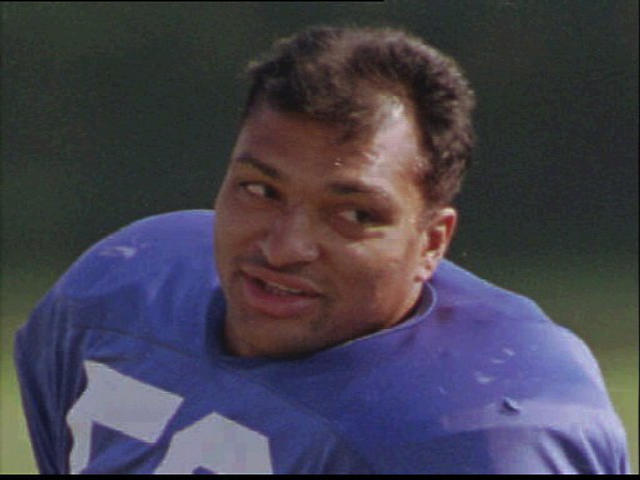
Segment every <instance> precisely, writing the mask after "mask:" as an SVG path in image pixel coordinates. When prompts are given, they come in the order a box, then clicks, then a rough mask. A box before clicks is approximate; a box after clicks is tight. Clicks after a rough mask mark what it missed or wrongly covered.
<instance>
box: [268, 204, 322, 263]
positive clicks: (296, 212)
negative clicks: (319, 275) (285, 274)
mask: <svg viewBox="0 0 640 480" xmlns="http://www.w3.org/2000/svg"><path fill="white" fill-rule="evenodd" d="M313 230H314V229H313V225H312V221H311V219H310V218H309V214H308V213H307V212H306V211H305V210H304V209H303V208H293V209H291V210H289V211H286V212H281V214H280V215H279V216H278V217H277V218H276V219H275V220H274V222H273V223H272V224H271V225H270V227H269V230H268V232H267V235H266V236H265V237H264V238H263V239H262V241H261V242H260V248H261V250H262V253H263V255H264V256H265V258H266V260H267V261H268V262H269V263H270V264H271V265H272V266H274V267H284V266H287V265H292V264H297V263H309V262H312V261H314V260H315V259H316V258H318V254H319V249H318V243H317V238H316V235H315V234H314V231H313Z"/></svg>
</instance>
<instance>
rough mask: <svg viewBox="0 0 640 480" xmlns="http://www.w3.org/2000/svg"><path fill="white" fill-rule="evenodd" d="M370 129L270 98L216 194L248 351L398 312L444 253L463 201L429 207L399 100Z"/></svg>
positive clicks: (235, 339) (304, 348) (247, 129)
mask: <svg viewBox="0 0 640 480" xmlns="http://www.w3.org/2000/svg"><path fill="white" fill-rule="evenodd" d="M394 112H395V114H393V113H392V114H390V115H389V117H388V118H387V119H386V120H385V122H383V124H382V125H381V126H380V127H379V128H378V130H377V131H376V132H375V133H374V134H373V135H371V136H370V137H369V138H367V139H366V140H358V141H352V142H346V143H344V142H338V139H339V138H340V133H341V132H340V131H339V130H338V129H336V128H335V127H332V126H330V125H327V124H324V123H320V122H318V121H316V120H312V119H310V118H308V117H305V116H303V115H300V114H292V113H283V112H279V111H277V110H273V109H271V108H269V107H266V106H262V107H260V108H259V109H257V110H255V111H254V112H253V113H251V115H250V116H249V118H248V119H247V120H246V122H245V123H244V125H243V128H242V130H241V131H240V134H239V136H238V139H237V142H236V144H235V147H234V149H233V153H232V158H231V163H230V165H229V170H228V172H227V176H226V178H225V181H224V183H223V185H222V187H221V190H220V192H219V195H218V198H217V200H216V205H215V209H216V212H217V213H216V216H217V220H216V223H217V225H216V229H215V253H216V262H217V266H218V271H219V275H220V281H221V285H222V288H223V291H224V293H225V296H226V300H227V314H226V318H225V341H226V345H227V347H228V349H229V350H230V352H232V353H233V354H236V355H241V356H286V355H296V354H301V353H308V352H313V351H316V350H319V349H322V348H325V347H328V346H332V345H336V344H339V343H342V342H344V341H347V340H351V339H354V338H357V337H360V336H363V335H366V334H368V333H371V332H374V331H377V330H380V329H383V328H387V327H390V326H392V325H394V324H396V323H397V322H399V321H401V320H402V319H403V318H405V317H406V315H407V314H408V313H409V311H410V310H411V308H412V307H413V306H414V304H415V303H416V301H417V300H418V298H419V296H420V292H421V288H422V283H423V282H424V281H425V280H426V279H427V278H428V277H429V276H430V275H431V274H432V273H433V270H434V269H435V266H436V264H437V261H438V260H439V258H440V257H441V256H442V255H443V254H444V249H445V248H446V244H447V243H448V241H449V238H450V236H451V232H452V230H453V227H454V225H455V211H454V210H452V209H450V208H449V209H441V210H439V211H437V212H435V213H433V212H432V213H433V215H434V216H433V218H435V220H434V221H431V222H427V221H425V215H426V214H427V212H426V209H425V206H424V199H423V196H422V194H421V192H420V190H419V188H418V186H417V182H416V171H417V165H418V158H419V150H418V149H419V147H418V136H417V133H416V131H415V130H414V126H413V122H412V121H411V120H410V119H409V117H408V116H407V114H406V113H405V112H404V110H402V109H396V110H395V111H394Z"/></svg>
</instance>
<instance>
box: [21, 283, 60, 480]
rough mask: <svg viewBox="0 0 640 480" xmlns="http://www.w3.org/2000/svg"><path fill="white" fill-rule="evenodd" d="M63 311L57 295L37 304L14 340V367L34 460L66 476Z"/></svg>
mask: <svg viewBox="0 0 640 480" xmlns="http://www.w3.org/2000/svg"><path fill="white" fill-rule="evenodd" d="M64 323H65V312H64V308H63V307H62V306H61V302H60V301H58V300H57V299H56V296H55V293H54V292H53V291H51V292H49V293H48V294H47V295H46V296H45V297H44V298H43V299H42V301H41V302H40V303H39V304H38V305H37V307H36V308H35V310H34V311H33V313H32V314H31V316H30V318H29V321H28V322H27V323H26V324H25V325H24V326H23V327H22V328H21V329H20V330H19V331H18V333H17V334H16V338H15V350H14V355H15V365H16V369H17V374H18V381H19V384H20V391H21V395H22V403H23V408H24V414H25V417H26V420H27V426H28V428H29V433H30V436H31V443H32V447H33V451H34V455H35V459H36V462H37V465H38V468H39V470H40V473H42V474H63V473H66V469H67V466H66V464H67V462H66V453H65V452H66V448H67V445H68V439H67V438H66V436H65V424H64V401H65V397H66V395H67V394H68V392H65V390H64V389H65V387H66V386H65V385H64V379H63V377H62V372H65V371H68V368H69V365H68V363H67V361H65V358H64V356H63V355H62V352H63V350H64V345H63V343H64V333H63V332H64V328H63V324H64Z"/></svg>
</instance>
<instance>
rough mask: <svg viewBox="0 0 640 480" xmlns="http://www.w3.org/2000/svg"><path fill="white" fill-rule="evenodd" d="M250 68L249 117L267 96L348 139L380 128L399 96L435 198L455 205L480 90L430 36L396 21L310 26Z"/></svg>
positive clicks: (430, 198) (426, 187)
mask: <svg viewBox="0 0 640 480" xmlns="http://www.w3.org/2000/svg"><path fill="white" fill-rule="evenodd" d="M247 74H248V76H249V80H250V88H249V94H248V96H247V100H246V104H245V107H244V112H243V120H244V119H246V118H247V116H248V115H250V113H251V112H252V111H253V109H254V107H255V106H256V105H258V104H260V103H262V102H266V103H267V104H268V105H269V106H270V107H272V108H275V109H278V110H281V111H284V112H295V113H302V114H305V115H309V116H310V117H312V118H314V119H317V120H320V121H324V122H329V123H332V124H335V125H337V126H340V127H341V128H343V130H344V132H345V138H349V137H351V136H353V135H359V134H362V133H366V132H367V131H370V130H371V129H372V128H375V125H376V124H377V122H378V121H379V117H380V112H381V108H380V107H381V106H382V105H383V104H384V99H385V98H389V96H392V97H395V98H397V99H399V100H400V101H402V102H403V104H404V105H406V106H407V107H409V109H410V110H409V111H411V112H413V115H414V119H415V122H416V125H417V127H418V130H419V132H420V135H421V137H422V138H421V140H422V147H423V151H424V152H425V158H424V161H423V162H422V166H423V167H424V168H422V175H421V178H420V182H421V184H422V188H423V191H424V194H425V198H426V200H427V202H428V204H429V205H430V206H437V205H444V204H448V203H450V202H451V201H452V200H453V198H454V197H455V195H456V194H457V193H458V191H459V190H460V186H461V183H462V178H463V176H464V173H465V171H466V169H467V168H468V165H469V163H470V160H471V150H472V148H473V143H474V132H473V126H472V121H471V114H472V111H473V108H474V106H475V96H474V93H473V91H472V89H471V88H470V86H469V84H468V81H467V80H466V79H465V77H464V75H463V74H462V71H461V69H460V68H459V66H458V65H457V63H456V62H455V61H454V60H453V59H451V58H449V57H448V56H446V55H444V54H443V53H441V52H439V51H438V50H436V49H435V48H434V47H432V46H430V45H428V44H427V43H425V42H424V41H423V40H421V39H419V38H417V37H415V36H413V35H411V34H409V33H407V32H405V31H402V30H399V29H395V28H372V27H362V28H357V27H333V26H316V27H310V28H307V29H305V30H303V31H301V32H300V33H297V34H295V35H293V36H290V37H287V38H283V39H280V40H278V41H276V42H275V43H274V45H273V48H272V49H271V51H270V52H268V53H267V55H266V56H265V57H264V58H262V59H261V60H258V61H252V62H250V63H249V65H248V67H247Z"/></svg>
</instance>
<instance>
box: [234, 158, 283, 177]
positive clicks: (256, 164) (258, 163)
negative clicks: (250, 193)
mask: <svg viewBox="0 0 640 480" xmlns="http://www.w3.org/2000/svg"><path fill="white" fill-rule="evenodd" d="M235 161H236V162H238V163H241V164H244V165H249V166H251V167H253V168H255V169H257V170H260V171H261V172H262V173H264V174H265V175H266V176H267V177H271V178H273V179H274V180H280V179H282V178H284V175H283V174H282V173H281V172H280V171H279V170H278V169H277V168H275V167H272V166H271V165H269V164H267V163H265V162H263V161H262V160H258V159H257V158H255V157H253V156H252V155H251V154H250V153H241V154H240V155H238V156H237V157H236V158H235Z"/></svg>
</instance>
